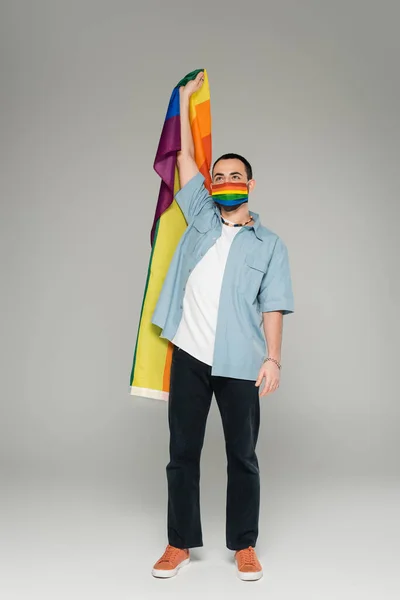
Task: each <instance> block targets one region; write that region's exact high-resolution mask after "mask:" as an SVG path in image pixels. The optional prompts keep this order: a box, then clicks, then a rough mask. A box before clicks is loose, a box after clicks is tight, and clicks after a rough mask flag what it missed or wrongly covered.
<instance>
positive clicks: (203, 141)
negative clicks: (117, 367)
mask: <svg viewBox="0 0 400 600" xmlns="http://www.w3.org/2000/svg"><path fill="white" fill-rule="evenodd" d="M200 71H203V72H204V83H203V85H202V87H201V89H200V90H199V91H197V92H195V93H194V94H192V96H191V98H190V104H189V117H190V125H191V130H192V135H193V141H194V148H195V160H196V163H197V166H198V168H199V170H200V172H201V173H202V174H203V175H204V177H205V185H206V187H207V189H208V190H209V191H210V190H211V178H210V168H211V110H210V88H209V82H208V75H207V72H206V71H205V70H204V69H197V70H196V71H192V72H191V73H188V75H186V77H184V78H183V79H182V80H181V81H180V82H179V83H178V84H177V85H176V87H175V88H174V89H173V91H172V94H171V98H170V101H169V105H168V110H167V114H166V117H165V122H164V126H163V129H162V132H161V138H160V142H159V144H158V149H157V153H156V157H155V160H154V170H155V171H156V173H157V174H158V175H159V176H160V177H161V184H160V191H159V195H158V201H157V206H156V210H155V215H154V222H153V226H152V229H151V234H150V242H151V254H150V261H149V268H148V272H147V279H146V284H145V289H144V295H143V302H142V309H141V313H140V318H139V327H138V333H137V338H136V346H135V351H134V356H133V364H132V370H131V376H130V393H131V395H133V396H145V397H147V398H155V399H159V400H168V397H169V385H170V371H171V358H172V344H171V343H170V342H169V341H168V340H166V339H164V338H160V337H159V334H160V329H159V327H157V326H156V325H153V324H152V323H151V318H152V315H153V312H154V309H155V306H156V303H157V300H158V296H159V294H160V291H161V288H162V285H163V282H164V279H165V276H166V274H167V271H168V267H169V264H170V262H171V259H172V256H173V254H174V252H175V249H176V247H177V245H178V243H179V240H180V238H181V236H182V234H183V232H184V231H185V229H186V226H187V223H186V220H185V217H184V216H183V213H182V211H181V209H180V208H179V206H178V204H177V202H176V200H175V194H176V193H177V192H178V190H179V189H180V184H179V175H178V169H177V166H176V154H177V152H178V150H180V148H181V127H180V102H179V88H180V87H181V86H183V85H185V84H186V83H187V82H188V81H190V80H192V79H195V78H196V75H197V74H198V73H199V72H200Z"/></svg>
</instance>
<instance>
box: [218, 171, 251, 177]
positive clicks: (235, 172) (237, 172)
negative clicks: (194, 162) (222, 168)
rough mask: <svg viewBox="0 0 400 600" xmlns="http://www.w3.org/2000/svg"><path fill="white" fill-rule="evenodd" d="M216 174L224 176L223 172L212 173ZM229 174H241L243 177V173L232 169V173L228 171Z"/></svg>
mask: <svg viewBox="0 0 400 600" xmlns="http://www.w3.org/2000/svg"><path fill="white" fill-rule="evenodd" d="M217 175H222V177H224V174H223V173H214V177H217ZM229 175H241V176H242V177H244V175H243V173H239V171H232V173H229Z"/></svg>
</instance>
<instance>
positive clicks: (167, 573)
mask: <svg viewBox="0 0 400 600" xmlns="http://www.w3.org/2000/svg"><path fill="white" fill-rule="evenodd" d="M189 562H190V555H189V550H187V549H182V548H175V546H171V545H170V544H168V546H167V547H166V549H165V552H164V554H163V555H162V556H161V558H159V559H158V561H157V562H156V563H155V565H154V566H153V570H152V572H151V573H152V575H154V577H173V576H174V575H176V574H177V572H178V571H179V569H180V568H181V567H183V566H185V565H187V564H188V563H189Z"/></svg>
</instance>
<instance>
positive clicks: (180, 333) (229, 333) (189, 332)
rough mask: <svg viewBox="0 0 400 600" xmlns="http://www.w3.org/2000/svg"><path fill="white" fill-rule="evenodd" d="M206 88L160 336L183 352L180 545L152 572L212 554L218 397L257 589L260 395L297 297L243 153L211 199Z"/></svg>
mask: <svg viewBox="0 0 400 600" xmlns="http://www.w3.org/2000/svg"><path fill="white" fill-rule="evenodd" d="M202 83H203V73H199V74H198V76H197V77H196V79H195V80H193V81H190V82H188V83H187V84H186V86H185V87H182V88H181V89H180V108H181V151H180V152H179V153H178V156H177V164H178V170H179V178H180V184H181V189H180V191H179V192H178V193H177V195H176V201H177V203H178V204H179V206H180V208H181V209H182V211H183V213H184V216H185V218H186V221H187V223H188V227H187V229H186V230H185V232H184V234H183V236H182V238H181V240H180V242H179V244H178V247H177V249H176V251H175V254H174V256H173V258H172V261H171V265H170V268H169V270H168V273H167V276H166V279H165V281H164V285H163V288H162V290H161V294H160V297H159V299H158V302H157V306H156V308H155V311H154V314H153V318H152V322H153V323H154V324H155V325H158V326H159V327H160V328H161V329H162V332H161V336H162V337H164V338H167V339H168V340H170V341H171V342H172V343H173V355H172V364H171V380H170V395H169V402H168V422H169V430H170V445H169V450H170V461H169V463H168V465H167V467H166V472H167V481H168V542H169V543H168V545H167V547H166V550H165V552H164V553H163V555H162V556H161V557H160V559H159V560H158V561H157V562H156V563H155V564H154V566H153V569H152V574H153V575H154V576H155V577H171V576H173V575H175V574H176V573H177V572H178V570H179V569H180V568H181V567H182V566H184V565H186V564H188V563H189V561H190V551H189V549H190V548H193V547H198V546H202V545H203V539H202V531H201V522H200V506H199V480H200V454H201V450H202V446H203V441H204V435H205V427H206V420H207V416H208V412H209V409H210V404H211V400H212V395H213V393H214V394H215V397H216V401H217V404H218V408H219V411H220V414H221V418H222V423H223V430H224V437H225V445H226V454H227V465H228V484H227V501H226V545H227V547H228V548H229V549H231V550H233V551H234V557H235V562H236V569H237V574H238V576H239V577H240V578H241V579H243V580H254V579H259V578H260V577H261V576H262V567H261V564H260V562H259V560H258V558H257V555H256V552H255V545H256V540H257V536H258V519H259V504H260V480H259V467H258V460H257V456H256V452H255V448H256V443H257V437H258V432H259V424H260V404H259V396H265V395H267V394H270V393H272V392H274V391H275V390H276V389H277V388H278V387H279V381H280V359H281V340H282V321H283V315H284V314H289V313H292V312H293V311H294V308H293V294H292V287H291V278H290V270H289V262H288V254H287V249H286V246H285V244H284V243H283V241H282V240H281V239H280V238H279V237H278V236H277V235H276V234H275V233H273V232H272V231H271V230H269V229H267V228H266V227H263V226H262V225H261V223H260V219H259V216H258V214H256V213H254V212H251V211H249V210H248V194H249V193H251V192H252V191H253V190H254V187H255V181H254V179H253V176H252V169H251V166H250V164H249V163H248V161H247V160H246V159H245V158H243V157H241V156H239V155H236V154H226V155H224V156H222V157H221V158H219V159H218V160H217V161H216V162H215V164H214V166H213V170H212V195H211V196H210V195H209V193H208V191H207V190H206V188H205V186H204V177H203V175H202V174H201V173H200V172H199V171H198V168H197V166H196V163H195V160H194V146H193V139H192V135H191V129H190V123H189V98H190V96H191V94H193V92H195V91H197V90H198V89H200V87H201V85H202ZM262 325H263V330H264V334H263V332H262ZM264 335H265V337H264ZM266 346H267V347H268V356H267V358H266V359H265V354H266ZM263 381H264V387H263V390H262V392H261V393H259V386H260V385H261V383H262V382H263Z"/></svg>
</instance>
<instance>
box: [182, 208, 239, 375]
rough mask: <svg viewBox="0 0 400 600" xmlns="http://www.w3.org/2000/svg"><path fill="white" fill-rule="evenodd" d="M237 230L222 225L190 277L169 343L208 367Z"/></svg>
mask: <svg viewBox="0 0 400 600" xmlns="http://www.w3.org/2000/svg"><path fill="white" fill-rule="evenodd" d="M225 221H228V219H225ZM229 222H230V223H231V222H232V221H229ZM239 231H240V227H229V225H224V224H223V225H222V231H221V236H220V237H219V238H218V239H217V241H216V242H215V244H213V246H211V248H210V249H209V250H208V252H206V254H205V255H204V256H203V258H202V259H201V260H200V261H199V262H198V263H197V265H196V267H195V268H194V269H193V271H192V272H191V274H190V275H189V278H188V280H187V283H186V289H185V295H184V298H183V312H182V318H181V321H180V323H179V327H178V329H177V332H176V334H175V337H174V339H173V340H172V343H173V344H175V345H176V346H178V347H179V348H182V350H185V352H188V353H189V354H191V355H192V356H194V357H195V358H197V359H198V360H201V361H202V362H204V363H206V364H208V365H212V363H213V356H214V342H215V330H216V327H217V316H218V306H219V298H220V294H221V287H222V278H223V276H224V271H225V265H226V261H227V258H228V253H229V249H230V247H231V244H232V240H233V238H234V237H235V235H236V234H237V233H238V232H239Z"/></svg>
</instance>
